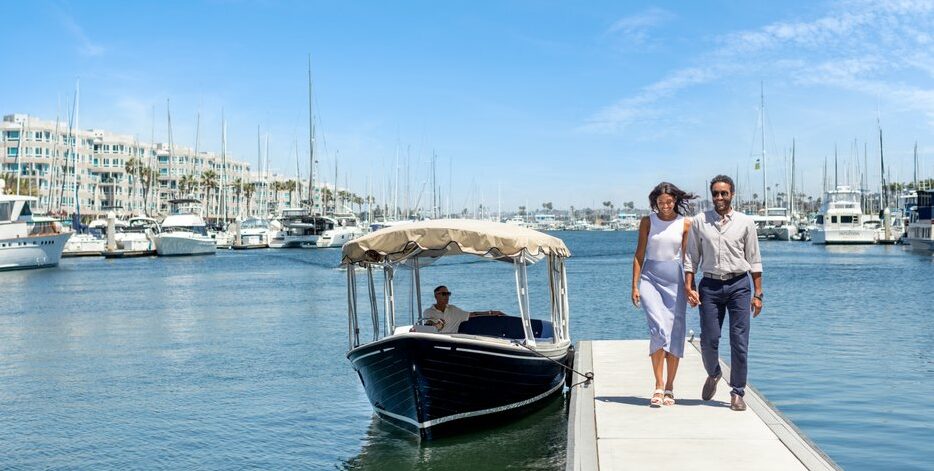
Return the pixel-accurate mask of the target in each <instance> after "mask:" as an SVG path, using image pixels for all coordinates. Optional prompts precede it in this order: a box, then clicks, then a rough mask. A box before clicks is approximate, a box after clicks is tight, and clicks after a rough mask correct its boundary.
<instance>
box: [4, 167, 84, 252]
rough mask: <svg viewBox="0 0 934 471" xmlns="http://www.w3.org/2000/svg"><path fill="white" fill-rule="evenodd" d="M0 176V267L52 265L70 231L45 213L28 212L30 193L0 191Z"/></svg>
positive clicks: (33, 202) (32, 199) (34, 201)
mask: <svg viewBox="0 0 934 471" xmlns="http://www.w3.org/2000/svg"><path fill="white" fill-rule="evenodd" d="M3 186H4V185H3V181H2V180H0V270H21V269H30V268H44V267H54V266H56V265H58V262H59V259H61V257H62V250H63V249H64V248H65V243H66V242H67V241H68V239H69V238H70V237H71V235H72V232H71V231H65V230H64V229H63V228H62V225H61V224H60V223H59V222H58V221H56V220H54V219H52V218H49V217H44V216H36V215H33V214H32V209H31V205H33V204H36V201H37V200H36V198H35V197H32V196H20V195H4V194H3Z"/></svg>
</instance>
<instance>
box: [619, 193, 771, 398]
mask: <svg viewBox="0 0 934 471" xmlns="http://www.w3.org/2000/svg"><path fill="white" fill-rule="evenodd" d="M734 192H735V186H734V184H733V180H732V179H731V178H730V177H728V176H725V175H718V176H716V177H714V178H713V179H712V180H711V181H710V195H711V198H712V200H713V204H714V209H712V210H709V211H705V212H703V213H700V214H697V215H694V216H692V217H691V216H688V215H687V213H688V211H689V207H690V200H692V199H694V198H696V197H697V196H696V195H694V194H691V193H686V192H684V191H682V190H680V189H679V188H678V187H676V186H675V185H672V184H671V183H667V182H662V183H659V184H658V185H657V186H656V187H655V188H654V189H653V190H652V192H651V193H650V194H649V205H650V206H651V208H652V210H653V212H652V213H651V214H650V215H649V216H647V217H644V218H642V221H641V224H640V226H639V242H638V246H637V247H636V253H635V257H634V258H633V262H632V302H633V304H634V305H636V306H637V307H639V306H641V307H642V308H643V310H644V311H645V316H646V320H647V321H648V327H649V336H650V342H649V355H650V358H651V360H652V370H653V373H654V375H655V391H654V393H653V394H652V398H651V400H650V402H649V404H650V405H651V406H652V407H660V406H662V405H674V404H675V396H674V392H673V391H674V381H675V375H676V374H677V372H678V362H679V360H680V359H681V357H682V356H684V344H685V313H686V311H687V304H690V305H691V306H692V307H696V306H700V325H701V357H702V358H703V362H704V369H706V370H707V376H708V377H707V381H706V382H705V383H704V386H703V389H702V392H701V398H702V399H703V400H705V401H709V400H711V399H712V398H713V396H714V393H715V392H716V389H717V382H718V381H719V380H720V377H721V374H722V373H721V370H720V355H719V345H720V333H721V330H722V327H723V321H724V320H725V319H726V315H727V313H729V333H730V355H731V362H730V365H731V368H730V383H729V384H730V386H731V388H732V390H731V400H730V408H731V409H733V410H735V411H743V410H746V403H745V401H744V400H743V395H744V394H745V386H746V370H747V363H746V353H747V349H748V345H749V326H750V318H751V317H756V316H758V315H759V313H760V312H761V310H762V298H763V293H762V260H761V257H760V255H759V239H758V236H757V234H756V226H755V223H753V221H752V218H750V217H749V216H747V215H745V214H743V213H740V212H737V211H734V210H733V206H732V201H733V195H734ZM750 276H751V278H752V280H751V283H750ZM695 278H697V279H699V280H700V281H699V283H698V285H697V287H696V288H695ZM666 366H667V374H665V367H666Z"/></svg>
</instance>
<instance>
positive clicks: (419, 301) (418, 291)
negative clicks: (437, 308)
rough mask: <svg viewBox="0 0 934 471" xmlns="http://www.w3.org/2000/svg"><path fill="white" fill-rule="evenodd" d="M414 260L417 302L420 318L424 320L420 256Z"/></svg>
mask: <svg viewBox="0 0 934 471" xmlns="http://www.w3.org/2000/svg"><path fill="white" fill-rule="evenodd" d="M412 262H413V265H414V269H415V275H414V276H413V278H414V279H415V303H416V306H418V320H422V277H421V270H419V266H418V257H415V258H414V259H413V260H412ZM412 324H413V325H414V324H415V322H414V321H413V322H412Z"/></svg>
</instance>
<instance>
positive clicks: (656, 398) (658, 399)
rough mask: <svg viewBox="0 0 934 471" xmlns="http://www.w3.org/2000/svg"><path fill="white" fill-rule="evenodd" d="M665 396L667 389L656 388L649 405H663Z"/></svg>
mask: <svg viewBox="0 0 934 471" xmlns="http://www.w3.org/2000/svg"><path fill="white" fill-rule="evenodd" d="M664 397H665V391H662V390H661V389H656V390H655V392H654V393H653V394H652V399H651V400H650V401H649V406H650V407H661V406H662V401H663V399H664Z"/></svg>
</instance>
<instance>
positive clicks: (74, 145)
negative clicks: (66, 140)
mask: <svg viewBox="0 0 934 471" xmlns="http://www.w3.org/2000/svg"><path fill="white" fill-rule="evenodd" d="M80 87H81V82H80V81H76V82H75V114H74V119H75V125H74V127H73V128H71V158H72V162H71V172H72V176H73V180H72V186H73V188H74V197H75V214H76V215H77V222H78V225H79V228H80V224H81V200H80V199H79V198H78V126H79V124H78V111H79V107H78V103H79V102H80V99H81V89H80Z"/></svg>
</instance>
